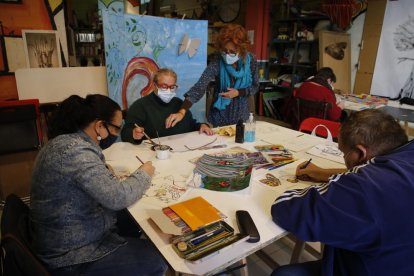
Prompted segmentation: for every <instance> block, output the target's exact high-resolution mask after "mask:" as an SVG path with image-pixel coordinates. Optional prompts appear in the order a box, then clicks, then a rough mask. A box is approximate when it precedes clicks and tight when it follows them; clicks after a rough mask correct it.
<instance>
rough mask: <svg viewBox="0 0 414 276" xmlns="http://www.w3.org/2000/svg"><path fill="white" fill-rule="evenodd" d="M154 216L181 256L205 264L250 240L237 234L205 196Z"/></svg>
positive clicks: (152, 211) (151, 215)
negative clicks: (206, 261) (170, 235)
mask: <svg viewBox="0 0 414 276" xmlns="http://www.w3.org/2000/svg"><path fill="white" fill-rule="evenodd" d="M149 213H150V217H151V218H152V219H153V220H154V222H155V223H156V224H157V225H158V226H159V227H160V229H161V230H162V231H163V232H164V233H167V234H172V235H173V236H172V238H171V245H172V247H173V249H174V251H175V252H177V254H178V255H179V256H180V257H181V258H183V259H186V260H188V261H191V262H194V261H202V260H203V259H204V258H205V257H207V256H210V255H211V254H213V253H218V252H219V251H220V250H224V248H225V247H227V246H230V245H234V244H235V243H237V242H241V241H244V240H247V239H248V238H249V236H247V235H241V234H235V233H234V229H233V228H232V227H231V226H230V225H228V224H227V223H226V222H225V221H224V218H225V216H224V215H222V214H221V213H220V211H218V210H217V209H216V208H214V207H213V206H212V205H211V204H210V203H208V202H207V201H206V200H205V199H203V198H202V197H195V198H193V199H189V200H186V201H183V202H180V203H177V204H173V205H171V206H168V207H167V208H164V209H163V211H160V210H151V211H150V212H149Z"/></svg>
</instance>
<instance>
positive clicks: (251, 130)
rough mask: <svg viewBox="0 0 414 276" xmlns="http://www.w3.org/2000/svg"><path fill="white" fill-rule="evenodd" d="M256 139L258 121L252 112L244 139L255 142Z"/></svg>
mask: <svg viewBox="0 0 414 276" xmlns="http://www.w3.org/2000/svg"><path fill="white" fill-rule="evenodd" d="M255 140H256V121H255V120H254V117H253V113H250V116H249V120H248V121H247V122H246V126H245V133H244V141H246V142H254V141H255Z"/></svg>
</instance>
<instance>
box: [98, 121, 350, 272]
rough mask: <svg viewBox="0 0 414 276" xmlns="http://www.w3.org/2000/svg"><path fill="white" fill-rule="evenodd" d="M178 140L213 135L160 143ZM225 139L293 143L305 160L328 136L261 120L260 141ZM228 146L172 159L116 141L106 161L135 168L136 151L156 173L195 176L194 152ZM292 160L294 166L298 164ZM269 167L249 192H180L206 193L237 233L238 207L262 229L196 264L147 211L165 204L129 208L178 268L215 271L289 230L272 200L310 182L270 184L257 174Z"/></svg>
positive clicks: (139, 204) (188, 194)
mask: <svg viewBox="0 0 414 276" xmlns="http://www.w3.org/2000/svg"><path fill="white" fill-rule="evenodd" d="M170 138H171V139H172V140H168V141H166V139H170ZM163 139H164V140H163ZM174 139H176V140H175V141H179V140H180V139H181V140H182V139H186V140H187V141H189V143H192V145H193V146H194V145H195V144H197V142H198V141H199V142H200V143H201V142H202V141H201V140H204V141H205V140H207V139H210V140H212V139H213V138H212V137H211V136H210V137H205V136H204V134H199V133H198V132H191V133H186V134H180V135H175V136H171V137H166V138H161V140H163V141H161V142H162V143H163V144H164V143H167V144H168V145H170V146H171V147H173V149H174V147H175V145H174V144H172V143H171V142H173V141H174ZM223 139H224V141H225V142H226V143H227V144H228V147H227V149H228V148H231V147H233V146H241V147H244V148H246V149H249V150H251V151H254V148H253V146H254V145H265V144H267V143H266V142H265V141H267V142H271V143H274V144H282V145H285V146H286V147H291V148H292V149H293V148H294V149H295V150H297V152H293V153H294V157H296V158H299V159H301V160H307V159H309V158H310V155H308V154H307V153H306V150H307V149H309V148H310V147H312V146H314V145H316V144H321V143H324V142H325V140H324V139H321V138H317V137H314V136H310V135H308V134H302V133H300V132H297V131H294V130H290V129H286V128H283V127H281V126H277V125H273V124H270V123H266V122H257V127H256V141H255V142H253V143H244V144H236V143H235V142H234V137H231V138H223ZM199 145H200V144H199ZM177 149H178V148H177ZM225 149H226V148H225ZM225 149H210V150H204V151H201V150H194V151H187V152H174V153H172V156H171V158H170V159H168V160H157V159H156V158H155V152H153V151H151V150H150V147H149V146H148V145H146V144H141V145H132V144H129V143H115V144H114V145H113V146H112V147H111V148H109V149H107V150H106V151H105V156H106V158H107V162H108V163H109V164H110V165H112V166H113V167H114V168H115V170H117V169H118V170H128V171H130V172H131V171H134V170H135V169H136V168H137V167H138V166H139V165H140V164H139V162H138V161H137V160H136V157H135V155H138V156H139V157H140V158H141V159H143V160H144V161H147V160H150V161H152V162H153V164H154V166H155V167H156V173H157V177H159V176H160V175H163V174H164V175H167V174H169V175H174V177H177V178H179V177H184V176H189V175H191V173H192V170H193V168H194V165H193V164H192V163H190V162H188V160H190V159H192V158H194V157H199V156H201V155H202V154H203V153H213V152H219V151H223V150H225ZM311 157H312V158H313V159H312V160H313V162H315V163H316V164H318V165H319V166H322V167H341V165H340V164H338V163H334V162H332V161H328V160H325V159H321V158H318V157H315V156H311ZM294 165H295V166H296V164H294ZM342 166H343V165H342ZM282 168H283V167H282ZM266 172H275V171H267V170H265V169H259V170H253V175H252V180H251V182H250V187H249V188H246V189H245V190H247V191H245V190H243V191H239V192H231V193H229V192H216V191H209V190H205V189H196V188H190V189H189V190H188V191H187V192H186V194H185V195H184V196H183V197H181V199H180V200H183V199H188V198H193V197H195V196H202V197H204V198H205V199H206V200H207V201H209V202H210V203H212V204H213V205H214V206H215V207H216V208H218V209H219V210H220V211H221V212H223V213H224V214H225V215H226V216H227V217H228V218H227V220H226V221H227V222H228V223H229V224H230V225H231V226H232V227H233V228H234V229H235V232H239V231H238V227H237V222H236V218H235V212H236V211H237V210H247V211H248V212H249V213H250V215H251V217H252V218H253V220H254V222H255V224H256V227H257V228H258V230H259V233H260V241H259V242H257V243H247V242H241V243H239V244H236V245H233V246H228V247H226V248H224V249H222V250H220V252H219V253H217V254H215V255H212V256H208V257H207V258H206V259H204V260H203V261H201V262H198V263H192V262H189V261H185V260H184V259H182V258H180V257H179V256H178V255H177V253H176V252H175V251H174V250H173V248H172V246H171V244H170V243H169V238H170V236H169V235H167V234H164V233H162V232H161V230H160V229H159V228H158V227H157V226H156V225H155V223H154V222H153V221H152V220H151V219H149V214H148V212H149V210H151V209H158V210H160V209H161V208H162V207H163V204H152V203H151V202H150V201H148V200H147V199H143V200H139V201H138V202H136V203H135V204H134V205H132V206H130V207H129V211H130V213H131V214H132V216H133V217H134V218H135V220H136V221H137V222H138V223H139V225H140V227H141V228H142V230H143V231H144V232H145V234H146V235H147V236H148V237H149V239H151V241H152V242H153V243H154V245H155V246H156V247H157V248H158V250H159V251H160V252H161V254H162V255H163V256H164V258H165V259H166V260H167V261H168V263H169V264H170V265H171V266H172V268H173V269H174V270H175V271H176V272H180V273H185V274H196V275H211V274H214V273H217V272H220V271H221V270H223V269H225V268H226V267H228V266H229V265H231V264H234V263H236V262H237V261H240V260H242V259H243V258H245V257H247V256H248V255H250V254H252V253H254V252H256V251H258V250H260V249H262V248H264V247H265V246H267V245H269V244H271V243H273V242H274V241H276V240H278V239H280V238H281V237H283V236H285V235H286V234H287V233H286V231H285V230H283V229H281V228H280V227H279V226H277V225H276V224H275V223H274V222H273V221H272V218H271V214H270V209H271V205H272V203H273V202H274V200H275V199H276V197H277V196H278V195H280V194H281V193H282V192H283V191H285V190H287V189H288V188H293V187H306V186H308V185H309V184H310V183H303V182H300V183H296V184H293V183H290V182H287V181H282V185H281V186H278V187H273V188H270V187H266V186H264V185H263V184H261V183H260V182H259V181H258V180H257V179H256V180H255V178H257V176H258V175H260V174H263V175H264V174H265V173H266ZM259 178H260V177H259ZM170 204H171V203H170ZM165 205H168V204H166V203H165V204H164V206H165Z"/></svg>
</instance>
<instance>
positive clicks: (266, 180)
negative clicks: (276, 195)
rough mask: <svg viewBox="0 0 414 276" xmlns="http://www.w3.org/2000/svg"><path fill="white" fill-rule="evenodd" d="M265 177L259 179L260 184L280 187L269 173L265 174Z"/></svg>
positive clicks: (274, 177)
mask: <svg viewBox="0 0 414 276" xmlns="http://www.w3.org/2000/svg"><path fill="white" fill-rule="evenodd" d="M265 176H266V178H264V179H260V182H262V183H263V184H266V185H267V186H270V187H276V186H280V184H281V183H280V180H279V179H278V178H277V177H276V176H274V175H273V174H271V173H267V174H266V175H265Z"/></svg>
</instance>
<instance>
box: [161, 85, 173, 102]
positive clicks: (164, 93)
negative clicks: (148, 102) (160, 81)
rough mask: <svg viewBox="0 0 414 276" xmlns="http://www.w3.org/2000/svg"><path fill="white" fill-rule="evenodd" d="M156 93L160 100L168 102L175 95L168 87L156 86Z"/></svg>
mask: <svg viewBox="0 0 414 276" xmlns="http://www.w3.org/2000/svg"><path fill="white" fill-rule="evenodd" d="M157 95H158V97H159V98H160V99H161V101H163V102H164V103H169V102H171V100H172V98H174V97H175V95H176V93H175V92H171V90H170V89H160V88H158V93H157Z"/></svg>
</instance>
